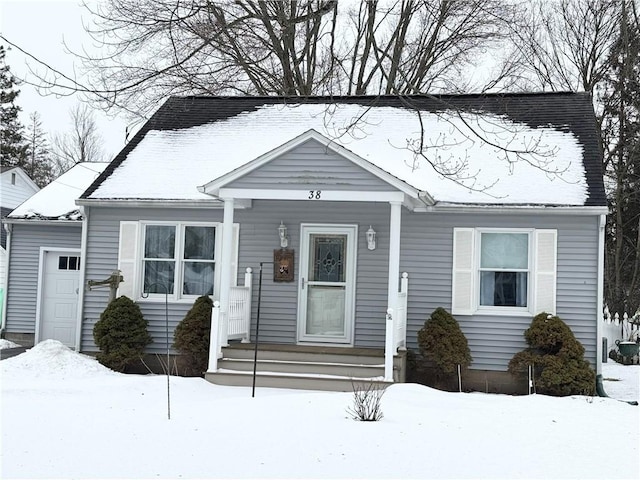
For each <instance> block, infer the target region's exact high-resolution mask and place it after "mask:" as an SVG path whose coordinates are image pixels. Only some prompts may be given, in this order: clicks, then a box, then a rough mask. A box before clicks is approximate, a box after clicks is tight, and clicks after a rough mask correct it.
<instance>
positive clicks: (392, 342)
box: [384, 272, 409, 381]
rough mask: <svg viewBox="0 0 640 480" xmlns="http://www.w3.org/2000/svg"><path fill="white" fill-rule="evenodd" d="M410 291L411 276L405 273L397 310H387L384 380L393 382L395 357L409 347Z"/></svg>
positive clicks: (401, 282)
mask: <svg viewBox="0 0 640 480" xmlns="http://www.w3.org/2000/svg"><path fill="white" fill-rule="evenodd" d="M408 291H409V274H408V273H407V272H404V273H403V274H402V279H401V280H400V291H399V292H398V296H397V299H396V305H395V308H389V309H388V310H387V317H386V322H385V324H386V331H385V345H384V379H385V380H386V381H393V357H394V355H395V354H396V353H397V351H398V349H399V348H406V346H407V295H408Z"/></svg>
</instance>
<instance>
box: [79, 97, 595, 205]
mask: <svg viewBox="0 0 640 480" xmlns="http://www.w3.org/2000/svg"><path fill="white" fill-rule="evenodd" d="M325 103H340V104H345V105H360V106H374V107H396V108H405V109H417V110H419V111H423V112H443V111H447V110H449V111H450V110H458V111H472V112H487V113H490V114H495V115H504V116H506V117H507V118H509V119H510V120H511V121H514V122H518V123H521V124H524V125H527V126H529V127H531V128H540V127H552V128H554V129H556V130H559V131H564V132H568V133H571V134H572V135H573V136H574V137H575V138H576V139H577V141H578V142H579V144H580V146H581V147H582V163H583V166H584V171H585V177H586V183H587V197H586V200H585V202H584V205H585V206H604V205H606V198H605V192H604V185H603V178H602V152H601V148H600V144H599V139H598V131H597V125H596V119H595V115H594V110H593V104H592V99H591V97H590V95H589V94H586V93H528V94H482V95H480V94H473V95H438V96H406V97H398V96H350V97H326V96H318V97H204V96H187V97H171V98H169V99H168V100H167V101H166V102H165V103H164V104H163V105H162V106H161V107H160V108H159V109H158V111H157V112H156V113H155V114H154V115H153V116H152V117H151V118H150V119H149V121H148V122H147V123H146V124H145V125H143V127H142V128H141V129H140V130H139V131H138V132H137V134H136V135H135V136H134V137H133V139H132V140H131V141H130V142H129V143H128V144H127V145H126V146H125V147H124V149H123V150H122V151H121V152H120V153H119V154H118V155H117V156H116V157H115V159H114V160H113V162H111V164H110V165H109V166H108V167H107V168H106V169H105V171H104V172H103V173H102V174H101V175H100V176H99V177H98V178H97V179H96V181H95V182H94V183H93V184H92V185H91V186H90V187H89V188H88V189H87V190H86V191H85V192H84V193H83V194H82V196H81V198H88V197H90V196H91V194H92V193H93V192H94V191H96V189H98V187H99V186H100V185H101V184H102V183H103V182H104V181H105V180H106V179H107V178H108V177H109V176H110V175H111V174H112V173H113V172H114V170H115V169H116V168H117V167H118V166H120V165H121V164H122V163H123V161H124V160H125V159H126V158H127V156H128V155H129V154H130V153H131V152H132V151H133V150H134V149H135V148H136V147H137V146H138V145H139V143H140V142H141V141H142V139H143V138H145V136H146V134H147V133H148V132H149V131H152V130H157V131H164V130H180V129H187V128H190V127H196V126H201V125H205V124H211V123H215V122H219V121H221V120H228V119H231V118H233V117H236V116H238V115H240V114H244V113H247V112H255V111H257V110H258V109H260V108H262V107H264V106H265V105H286V104H325ZM212 142H215V139H212ZM248 160H250V159H248ZM209 180H211V179H207V178H205V179H202V182H201V183H204V182H205V181H209ZM498 203H499V202H498Z"/></svg>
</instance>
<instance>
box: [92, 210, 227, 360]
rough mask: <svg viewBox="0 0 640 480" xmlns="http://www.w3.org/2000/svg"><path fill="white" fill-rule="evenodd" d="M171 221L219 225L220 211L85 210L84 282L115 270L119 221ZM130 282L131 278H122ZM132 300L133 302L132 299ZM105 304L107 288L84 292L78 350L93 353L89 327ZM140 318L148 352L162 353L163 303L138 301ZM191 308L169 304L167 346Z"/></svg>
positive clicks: (101, 278) (163, 330) (163, 335)
mask: <svg viewBox="0 0 640 480" xmlns="http://www.w3.org/2000/svg"><path fill="white" fill-rule="evenodd" d="M127 220H129V221H137V220H149V221H171V222H174V221H175V222H177V221H180V222H191V221H193V222H221V221H222V210H204V209H171V208H169V209H167V208H157V209H154V208H145V209H137V208H103V207H92V208H90V209H89V231H88V235H87V260H86V265H85V267H86V276H85V279H86V280H104V279H106V278H107V277H109V275H111V273H112V272H113V271H114V270H116V269H117V268H118V241H119V233H120V221H127ZM124 281H125V282H126V281H131V279H126V278H125V279H124ZM133 300H136V299H133ZM108 301H109V289H108V288H96V289H94V290H92V291H85V298H84V305H83V321H82V338H81V347H80V348H81V350H82V351H87V352H96V351H97V350H98V349H97V347H96V345H95V343H94V341H93V327H94V325H95V324H96V322H97V321H98V320H99V319H100V314H101V313H102V312H103V311H104V309H105V308H106V306H107V303H108ZM139 305H140V309H141V311H142V314H143V316H144V318H145V319H146V320H147V321H148V323H149V327H148V329H149V333H150V335H151V337H152V338H153V343H152V344H151V345H150V346H149V348H148V351H149V352H150V353H160V352H166V344H167V335H166V333H165V332H166V330H167V329H166V319H165V305H164V301H163V302H151V301H142V302H139ZM192 305H193V303H192V302H188V301H184V302H170V303H169V308H168V311H169V315H168V318H169V343H170V344H171V343H173V331H174V329H175V327H176V325H177V324H178V322H179V321H180V320H182V319H183V318H184V316H185V314H186V313H187V311H188V310H189V308H191V306H192Z"/></svg>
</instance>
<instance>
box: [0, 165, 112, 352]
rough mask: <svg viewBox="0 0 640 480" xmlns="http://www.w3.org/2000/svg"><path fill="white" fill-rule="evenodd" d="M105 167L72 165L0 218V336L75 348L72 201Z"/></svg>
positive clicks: (78, 236) (76, 226)
mask: <svg viewBox="0 0 640 480" xmlns="http://www.w3.org/2000/svg"><path fill="white" fill-rule="evenodd" d="M106 166H107V163H79V164H77V165H75V166H74V167H73V168H71V169H70V170H68V171H67V172H66V173H64V174H63V175H61V176H60V177H58V178H57V179H56V180H54V181H53V182H51V183H50V184H49V185H47V186H46V187H44V188H43V189H42V190H39V191H37V193H35V194H34V195H32V196H31V197H29V198H28V199H27V200H26V201H24V202H23V203H21V204H20V205H19V206H17V208H14V209H13V210H12V211H11V212H10V213H9V214H8V215H7V216H6V217H5V218H3V220H2V223H3V224H4V229H3V230H6V231H7V237H8V240H7V245H8V246H7V258H8V268H7V276H6V278H7V283H6V284H7V292H6V293H7V295H6V308H5V309H4V311H3V316H2V336H3V338H7V339H9V340H12V341H14V342H16V343H18V344H20V345H23V346H31V345H33V344H34V343H37V342H40V341H42V340H46V339H55V340H59V341H61V342H62V343H64V344H65V345H67V346H68V347H71V348H75V347H77V342H76V331H77V319H78V310H77V308H78V292H79V290H80V287H79V286H80V285H81V284H82V283H83V281H82V280H81V266H82V261H81V257H82V255H81V250H80V247H81V244H82V231H83V229H82V226H83V220H84V218H83V216H82V214H81V213H80V211H79V208H78V207H77V206H76V204H75V200H76V198H77V197H78V196H79V195H80V194H81V193H82V192H83V191H84V190H85V189H86V188H87V187H88V186H89V185H90V184H91V183H92V182H93V181H94V180H95V179H96V177H97V176H98V174H100V173H101V172H102V171H103V170H104V169H105V168H106ZM3 196H4V190H3Z"/></svg>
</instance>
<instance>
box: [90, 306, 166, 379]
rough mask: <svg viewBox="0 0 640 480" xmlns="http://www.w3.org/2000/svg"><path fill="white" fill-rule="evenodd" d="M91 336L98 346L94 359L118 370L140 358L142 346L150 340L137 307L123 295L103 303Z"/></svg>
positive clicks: (145, 323) (142, 350) (121, 370)
mask: <svg viewBox="0 0 640 480" xmlns="http://www.w3.org/2000/svg"><path fill="white" fill-rule="evenodd" d="M93 339H94V341H95V342H96V345H97V346H98V347H99V348H100V353H99V354H98V355H97V359H98V361H99V362H100V363H102V364H103V365H104V366H106V367H108V368H111V369H112V370H116V371H118V372H124V371H125V369H126V368H127V366H128V365H130V364H132V363H133V362H135V361H136V360H138V359H139V358H141V357H142V355H143V354H144V348H145V347H146V346H147V345H148V344H149V343H151V342H152V341H153V340H152V339H151V337H150V336H149V333H148V332H147V321H146V320H145V319H144V317H143V316H142V312H141V311H140V307H138V305H137V304H135V303H134V302H133V301H132V300H131V299H130V298H128V297H125V296H122V297H118V298H116V299H114V300H112V301H111V302H110V303H109V305H107V308H105V310H104V312H102V314H101V315H100V320H98V321H97V322H96V324H95V326H94V327H93Z"/></svg>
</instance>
